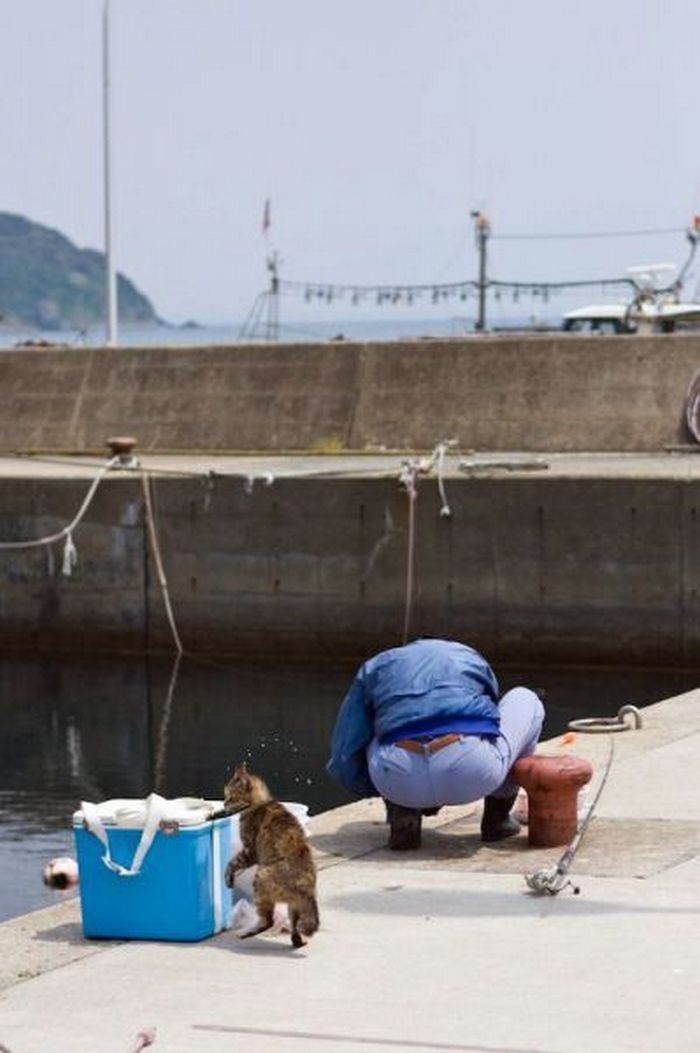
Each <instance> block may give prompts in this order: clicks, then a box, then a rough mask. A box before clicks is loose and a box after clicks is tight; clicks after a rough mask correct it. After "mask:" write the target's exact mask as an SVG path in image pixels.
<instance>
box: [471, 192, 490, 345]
mask: <svg viewBox="0 0 700 1053" xmlns="http://www.w3.org/2000/svg"><path fill="white" fill-rule="evenodd" d="M470 215H471V218H472V219H473V220H474V227H475V230H476V248H477V251H478V253H479V280H478V282H477V288H478V290H479V314H478V317H477V320H476V325H475V328H476V330H477V331H478V332H480V333H483V332H484V330H485V329H486V289H487V287H488V279H487V277H486V248H487V244H488V240H489V235H490V233H491V224H490V222H489V219H488V216H485V215H484V213H483V212H472V213H470Z"/></svg>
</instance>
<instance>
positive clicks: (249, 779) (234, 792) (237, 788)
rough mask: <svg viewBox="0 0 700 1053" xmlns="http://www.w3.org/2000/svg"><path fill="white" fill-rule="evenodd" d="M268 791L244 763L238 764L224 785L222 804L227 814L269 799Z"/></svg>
mask: <svg viewBox="0 0 700 1053" xmlns="http://www.w3.org/2000/svg"><path fill="white" fill-rule="evenodd" d="M269 798H270V792H269V790H268V788H267V786H266V785H265V783H264V782H263V781H262V779H260V778H258V776H257V775H251V774H250V772H249V771H248V769H247V768H246V766H245V764H238V765H237V766H236V768H235V769H234V772H233V775H232V776H231V778H230V779H229V781H228V782H227V783H226V785H225V787H224V805H225V808H226V811H227V812H228V814H229V815H235V814H236V812H242V811H243V810H244V809H245V808H250V807H251V805H254V804H262V803H263V802H264V801H267V800H269Z"/></svg>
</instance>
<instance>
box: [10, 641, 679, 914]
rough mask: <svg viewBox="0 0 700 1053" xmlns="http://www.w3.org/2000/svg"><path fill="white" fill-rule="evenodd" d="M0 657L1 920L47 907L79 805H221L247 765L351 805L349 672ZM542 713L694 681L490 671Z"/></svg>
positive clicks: (597, 707)
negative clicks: (345, 745) (340, 740)
mask: <svg viewBox="0 0 700 1053" xmlns="http://www.w3.org/2000/svg"><path fill="white" fill-rule="evenodd" d="M172 669H173V663H172V661H171V660H158V661H155V660H153V659H148V658H143V657H127V658H105V657H99V658H98V657H95V658H84V657H80V658H79V657H67V656H60V657H59V656H48V655H28V654H24V655H5V656H3V657H0V718H1V719H2V727H3V735H2V737H1V739H0V868H1V872H2V874H3V880H2V882H1V883H0V920H2V919H5V918H8V917H13V916H15V915H17V914H21V913H24V912H26V911H29V910H33V909H35V908H37V907H42V906H46V905H48V904H50V903H54V902H56V894H55V893H51V892H49V891H48V890H46V889H45V888H44V886H43V885H42V883H41V870H42V868H43V866H44V864H45V863H46V862H47V861H48V860H49V859H51V858H52V857H53V856H55V855H59V854H69V855H74V848H73V836H72V830H71V817H72V814H73V812H74V811H75V810H76V809H77V808H78V807H79V806H80V802H81V800H92V801H99V800H104V799H106V798H109V797H144V796H146V795H147V794H148V793H150V792H151V790H153V789H156V790H157V791H158V792H159V793H162V794H164V795H165V796H168V797H177V796H190V795H191V796H197V797H199V796H203V797H213V798H219V797H220V796H221V790H222V785H223V782H224V781H225V779H226V776H227V773H228V772H229V771H230V770H231V767H232V765H234V764H235V763H237V762H238V761H240V760H246V761H247V762H248V764H249V766H250V767H251V769H252V770H254V771H257V772H259V773H260V774H261V775H262V776H263V777H264V778H265V779H266V780H267V781H268V782H269V784H270V786H271V788H272V789H273V792H274V793H275V794H276V795H277V796H278V797H281V798H282V799H284V800H296V801H302V802H304V803H305V804H307V805H308V806H309V809H310V811H311V813H312V814H314V813H317V812H319V811H323V810H325V809H328V808H333V807H335V806H336V805H339V804H342V803H345V802H346V801H348V800H349V798H348V796H347V795H346V794H345V792H344V791H343V790H342V789H341V788H340V787H339V786H337V785H336V784H335V783H334V782H333V781H332V780H331V779H330V778H329V777H328V776H327V775H326V773H325V763H326V760H327V756H328V741H329V738H330V733H331V730H332V727H333V722H334V720H335V716H336V712H337V709H338V706H339V704H340V701H341V700H342V697H343V694H344V692H345V690H346V689H347V686H348V684H349V682H350V679H351V677H352V675H353V673H354V669H353V668H349V667H336V666H327V665H324V666H321V665H293V664H292V665H282V664H280V665H252V664H251V665H248V664H241V663H237V664H235V665H230V664H226V663H224V662H220V661H215V662H212V661H192V660H190V659H185V660H183V662H182V663H181V665H180V668H179V675H178V677H177V682H176V684H175V687H174V691H172V692H170V690H169V689H170V686H171V673H172ZM498 673H499V679H500V681H501V687H502V689H503V690H507V689H508V688H509V687H512V686H514V685H515V684H517V683H524V684H526V685H528V686H529V687H532V688H533V689H534V690H536V691H538V693H539V694H540V695H541V697H542V698H543V699H544V702H545V706H546V709H547V722H546V725H545V729H544V737H550V736H552V735H555V734H558V733H559V732H561V731H563V730H564V729H565V728H566V725H567V723H568V721H569V720H570V719H573V718H574V717H584V716H593V715H613V714H614V713H616V712H617V710H618V708H619V707H620V706H621V705H623V704H625V703H628V702H632V703H634V704H636V705H646V704H648V703H650V702H655V701H658V700H659V699H661V698H664V697H669V696H671V695H674V694H679V693H680V692H682V691H686V690H689V689H691V688H692V687H695V686H696V684H697V677H696V676H695V675H694V674H692V673H683V672H653V671H646V670H608V671H600V670H592V669H588V670H586V669H580V670H558V669H537V670H534V669H531V670H526V669H514V668H513V669H511V668H507V667H505V668H499V670H498Z"/></svg>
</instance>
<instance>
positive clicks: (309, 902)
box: [210, 764, 319, 947]
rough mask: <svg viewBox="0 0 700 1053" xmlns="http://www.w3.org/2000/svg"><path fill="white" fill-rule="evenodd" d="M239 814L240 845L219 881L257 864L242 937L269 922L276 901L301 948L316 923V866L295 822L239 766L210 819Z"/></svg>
mask: <svg viewBox="0 0 700 1053" xmlns="http://www.w3.org/2000/svg"><path fill="white" fill-rule="evenodd" d="M236 814H240V836H241V842H242V845H243V847H242V848H241V850H240V852H239V853H238V854H237V855H236V856H234V857H233V858H232V859H231V860H230V861H229V863H228V866H227V867H226V871H225V874H224V880H225V882H226V884H227V885H228V887H229V888H231V889H232V888H233V886H234V881H235V879H236V874H238V873H240V872H241V871H243V870H246V869H247V868H248V867H252V866H256V865H257V868H258V869H257V873H256V875H255V878H254V880H253V900H254V903H255V908H256V910H257V913H258V917H257V919H256V921H255V922H254V923H252V924H250V925H248V927H246V928H244V929H243V930H240V931H239V932H238V936H239V937H240V938H241V939H245V938H247V937H248V936H257V935H258V933H261V932H266V931H267V930H268V929H271V928H272V927H273V925H274V911H275V904H276V903H286V904H287V907H288V910H289V922H290V929H291V934H292V944H293V946H294V947H303V946H304V944H305V943H306V941H307V940H308V938H309V937H310V936H313V934H314V933H315V932H316V931H317V929H318V927H319V913H318V902H317V899H316V866H315V864H314V860H313V856H312V854H311V849H310V847H309V843H308V841H307V840H306V834H305V833H304V830H303V828H302V826H301V824H300V822H299V820H298V819H297V818H296V817H295V816H293V815H292V813H291V812H289V811H288V810H287V809H286V808H285V807H284V805H283V804H280V802H279V801H276V800H275V799H274V798H273V796H272V794H271V793H270V791H269V789H268V787H267V786H266V784H265V783H264V782H263V780H262V779H261V778H260V777H259V776H257V775H253V774H252V773H250V772H249V771H248V770H247V768H246V766H245V764H239V765H238V766H237V767H236V769H235V770H234V773H233V775H232V777H231V778H230V779H229V781H228V782H227V783H226V786H225V787H224V807H223V808H222V809H220V810H219V811H216V812H214V813H212V815H211V816H210V818H211V819H218V818H220V817H221V816H224V815H236Z"/></svg>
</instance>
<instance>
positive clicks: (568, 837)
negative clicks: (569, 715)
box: [513, 753, 593, 848]
mask: <svg viewBox="0 0 700 1053" xmlns="http://www.w3.org/2000/svg"><path fill="white" fill-rule="evenodd" d="M592 775H593V768H592V767H591V765H590V764H589V763H588V761H587V760H584V759H583V757H572V756H571V754H567V755H566V756H565V757H552V756H547V755H545V754H541V753H537V754H534V755H533V756H532V757H523V758H522V759H521V760H519V761H516V763H515V765H514V766H513V777H514V779H515V781H516V782H517V783H518V785H519V786H522V787H523V789H524V790H525V791H526V793H527V798H528V842H529V844H531V845H532V846H533V847H538V848H553V847H555V846H556V845H568V844H569V842H570V841H573V839H574V837H575V836H576V830H577V828H578V792H579V790H580V789H581V787H582V786H585V785H586V783H587V782H590V780H591V777H592Z"/></svg>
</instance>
